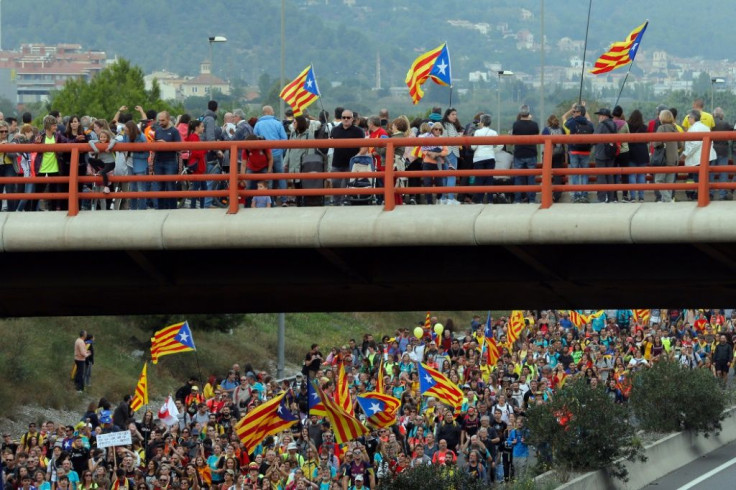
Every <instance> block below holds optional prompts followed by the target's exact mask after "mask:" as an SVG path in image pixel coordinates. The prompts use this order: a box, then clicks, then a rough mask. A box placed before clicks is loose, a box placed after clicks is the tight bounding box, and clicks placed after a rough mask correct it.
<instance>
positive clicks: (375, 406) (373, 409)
mask: <svg viewBox="0 0 736 490" xmlns="http://www.w3.org/2000/svg"><path fill="white" fill-rule="evenodd" d="M370 411H371V412H373V413H378V412H380V411H381V406H380V405H379V404H378V403H373V404H371V407H370Z"/></svg>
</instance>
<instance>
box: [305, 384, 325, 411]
mask: <svg viewBox="0 0 736 490" xmlns="http://www.w3.org/2000/svg"><path fill="white" fill-rule="evenodd" d="M307 400H308V403H309V415H316V416H317V417H325V416H326V415H327V412H325V406H324V405H323V404H322V401H321V400H320V399H319V394H318V393H317V389H316V388H315V387H314V385H313V384H312V383H307Z"/></svg>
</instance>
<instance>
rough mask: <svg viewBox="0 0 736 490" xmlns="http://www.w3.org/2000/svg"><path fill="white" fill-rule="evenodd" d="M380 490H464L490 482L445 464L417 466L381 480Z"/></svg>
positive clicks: (473, 489) (482, 487)
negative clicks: (430, 489) (441, 489)
mask: <svg viewBox="0 0 736 490" xmlns="http://www.w3.org/2000/svg"><path fill="white" fill-rule="evenodd" d="M377 488H378V489H380V490H425V489H427V488H457V489H460V488H462V489H463V490H480V489H484V488H488V484H487V483H485V482H481V481H479V480H476V479H474V478H472V477H471V476H470V475H469V474H468V473H466V472H464V471H462V470H460V469H458V468H452V469H450V468H447V467H444V466H436V465H431V466H417V467H414V468H408V469H407V470H406V471H404V472H403V473H400V474H398V475H396V476H395V477H393V478H391V479H388V480H385V481H383V482H381V484H380V485H377Z"/></svg>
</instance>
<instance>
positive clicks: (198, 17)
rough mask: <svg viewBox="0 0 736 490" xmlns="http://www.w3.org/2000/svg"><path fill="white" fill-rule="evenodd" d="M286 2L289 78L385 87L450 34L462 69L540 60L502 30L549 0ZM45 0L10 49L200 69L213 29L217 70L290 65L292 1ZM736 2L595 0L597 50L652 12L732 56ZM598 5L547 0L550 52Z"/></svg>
mask: <svg viewBox="0 0 736 490" xmlns="http://www.w3.org/2000/svg"><path fill="white" fill-rule="evenodd" d="M345 3H347V4H350V5H346V4H345ZM286 4H287V9H286V72H287V77H289V76H293V75H294V74H296V73H298V72H299V71H300V70H301V69H302V68H303V67H304V66H306V65H307V64H309V63H314V64H315V67H316V70H317V74H318V76H319V77H320V81H321V83H322V84H323V85H327V84H328V83H330V82H344V81H349V80H356V81H359V82H361V83H362V84H365V85H366V86H373V85H375V80H376V55H377V53H379V52H380V56H381V65H382V81H383V86H384V87H387V86H390V85H394V86H395V85H401V84H402V83H403V78H404V75H405V73H406V70H407V69H408V67H409V65H410V63H411V61H412V59H413V58H414V57H415V56H416V55H417V52H418V51H420V50H423V49H430V48H433V47H435V46H437V45H439V44H440V43H441V42H443V41H448V43H449V46H450V49H451V54H452V56H453V65H454V66H453V69H454V72H455V74H456V75H455V76H456V77H461V78H462V79H463V80H467V78H466V73H467V72H468V71H471V70H476V69H482V67H483V63H485V62H500V63H503V64H504V65H505V66H508V67H509V69H515V70H526V71H533V69H534V68H535V67H536V66H538V63H539V53H538V51H537V52H531V51H517V49H516V44H515V40H514V39H511V38H509V37H508V35H507V36H506V37H505V38H504V35H503V33H502V32H501V31H500V30H499V29H498V27H499V25H501V24H506V25H507V27H508V29H509V32H512V33H518V32H519V31H522V30H528V31H529V32H530V33H531V34H532V35H533V36H534V39H535V41H536V42H538V41H539V8H540V1H539V0H473V1H472V2H426V3H420V2H415V1H410V0H392V1H391V2H375V1H369V0H350V1H348V2H343V1H340V0H319V1H318V0H289V1H287V2H286ZM33 5H34V6H32V7H31V6H29V4H28V3H27V2H24V1H21V0H5V1H4V2H3V3H2V9H3V15H2V23H3V26H2V46H3V47H4V48H5V49H13V48H16V47H17V46H19V45H20V43H28V42H43V43H59V42H68V43H80V44H82V45H84V47H86V48H90V49H101V50H105V51H107V52H108V53H109V54H110V55H118V56H122V57H125V58H127V59H130V60H131V61H132V62H133V63H134V64H137V65H140V66H142V67H143V68H144V70H146V71H152V70H157V69H168V70H170V71H175V72H179V73H181V74H190V75H191V74H195V73H196V71H197V70H198V68H199V63H200V61H202V60H203V59H205V58H207V57H209V44H208V41H207V38H208V36H211V35H223V36H225V37H227V39H228V41H227V43H225V44H218V45H216V46H214V58H215V60H214V61H215V64H214V65H215V68H214V69H215V72H216V73H217V74H219V75H223V76H226V77H228V78H230V79H235V78H241V79H244V80H245V81H246V82H247V83H248V84H252V85H255V84H256V83H257V80H258V77H259V75H260V74H262V73H264V72H265V73H269V74H271V75H272V76H278V74H279V65H280V61H279V60H280V41H279V39H280V2H278V1H276V0H247V1H245V2H232V1H226V0H210V1H208V2H198V1H194V0H179V1H176V2H160V1H158V2H151V1H145V0H130V1H128V2H125V3H109V2H100V1H93V0H75V1H74V2H68V1H63V0H44V1H43V2H42V3H41V4H33ZM732 6H733V4H732V2H731V1H730V0H712V1H710V2H692V0H648V1H647V2H641V1H639V0H618V1H616V2H602V1H600V0H593V10H592V19H591V28H590V43H589V48H590V50H591V52H590V53H589V56H594V54H593V53H598V52H601V51H602V50H604V49H605V48H606V47H607V46H608V44H609V43H610V42H612V41H617V40H621V39H623V37H624V36H625V35H626V34H627V33H628V32H629V31H630V30H631V29H633V28H634V27H636V26H637V25H639V24H640V23H641V22H643V21H644V19H646V18H649V19H650V21H651V24H650V28H649V31H648V32H647V35H646V37H645V39H644V42H643V45H642V51H646V50H649V49H655V48H656V49H666V50H668V51H669V52H671V53H673V54H674V55H676V56H703V57H712V58H714V59H719V58H728V57H729V56H731V48H732V46H733V44H734V34H733V33H732V32H733V31H732V29H730V27H731V26H730V22H729V21H730V19H731V17H730V15H723V14H724V13H726V12H730V11H731V10H732ZM587 8H588V2H587V1H586V0H570V1H565V2H559V1H549V0H548V1H547V2H545V22H546V36H547V39H548V45H549V46H550V47H551V52H550V53H549V57H550V58H549V59H548V61H549V60H554V58H555V56H556V53H555V51H554V50H555V46H556V42H557V41H558V40H559V39H560V38H561V37H564V36H567V37H570V38H572V39H579V40H582V39H583V38H584V37H585V18H586V14H587ZM524 9H526V10H527V11H528V13H526V12H524ZM687 12H691V13H692V15H688V14H687ZM450 20H464V21H469V22H471V23H476V24H477V23H485V24H488V25H489V26H490V30H489V32H488V33H486V34H482V33H481V32H479V31H478V30H474V29H472V28H468V27H467V26H466V27H462V26H457V25H456V26H452V25H450V23H449V22H448V21H450ZM704 35H705V36H706V37H705V39H707V42H706V43H703V42H702V40H703V39H704V38H703V36H704ZM696 39H700V41H697V40H696Z"/></svg>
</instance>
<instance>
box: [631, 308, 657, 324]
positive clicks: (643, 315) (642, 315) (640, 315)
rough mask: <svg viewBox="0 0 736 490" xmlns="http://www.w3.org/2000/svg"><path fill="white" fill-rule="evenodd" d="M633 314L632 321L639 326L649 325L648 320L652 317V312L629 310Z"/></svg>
mask: <svg viewBox="0 0 736 490" xmlns="http://www.w3.org/2000/svg"><path fill="white" fill-rule="evenodd" d="M631 311H632V313H633V314H634V321H636V323H638V324H639V325H649V318H650V317H651V316H652V310H631Z"/></svg>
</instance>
